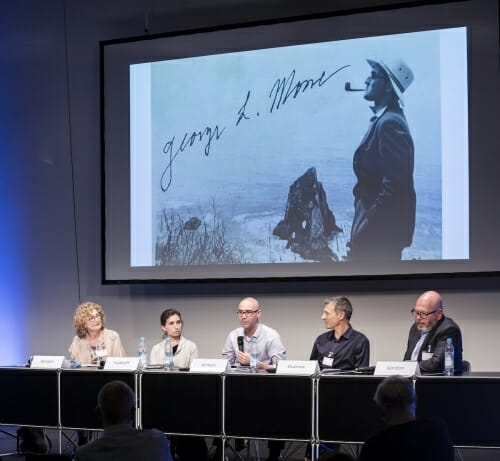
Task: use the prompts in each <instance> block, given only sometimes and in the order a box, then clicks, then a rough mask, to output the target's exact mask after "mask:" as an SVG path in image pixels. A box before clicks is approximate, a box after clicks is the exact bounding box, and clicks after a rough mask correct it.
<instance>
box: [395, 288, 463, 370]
mask: <svg viewBox="0 0 500 461" xmlns="http://www.w3.org/2000/svg"><path fill="white" fill-rule="evenodd" d="M411 312H412V314H413V317H414V318H415V323H414V324H413V325H412V327H411V328H410V333H409V336H408V347H407V349H406V353H405V356H404V360H416V361H418V363H419V366H420V371H421V372H423V373H441V372H443V370H444V349H445V346H446V340H447V338H451V339H452V341H453V347H454V349H455V363H454V370H455V373H457V374H460V373H462V333H461V332H460V328H459V327H458V325H457V324H456V323H455V322H454V321H453V320H452V319H450V318H449V317H446V316H445V315H444V312H443V301H442V299H441V295H440V294H439V293H438V292H437V291H426V292H425V293H423V294H422V295H420V296H419V298H418V299H417V302H416V303H415V307H414V308H413V309H412V310H411Z"/></svg>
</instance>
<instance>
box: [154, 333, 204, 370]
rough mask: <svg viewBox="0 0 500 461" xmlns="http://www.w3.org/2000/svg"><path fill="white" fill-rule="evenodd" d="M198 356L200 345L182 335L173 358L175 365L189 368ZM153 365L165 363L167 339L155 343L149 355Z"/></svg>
mask: <svg viewBox="0 0 500 461" xmlns="http://www.w3.org/2000/svg"><path fill="white" fill-rule="evenodd" d="M197 358H198V347H196V344H195V343H193V341H190V340H189V339H186V338H184V336H181V339H180V340H179V344H178V346H177V350H176V351H175V354H174V357H173V360H174V367H177V368H188V367H190V366H191V362H192V361H193V360H194V359H197ZM149 363H150V364H151V365H164V364H165V340H163V341H161V342H159V343H158V344H156V345H154V346H153V348H152V349H151V356H150V357H149Z"/></svg>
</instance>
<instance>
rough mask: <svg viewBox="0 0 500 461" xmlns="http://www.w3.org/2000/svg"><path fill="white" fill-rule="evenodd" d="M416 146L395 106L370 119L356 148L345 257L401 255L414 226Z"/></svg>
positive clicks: (384, 257) (354, 258)
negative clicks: (351, 207)
mask: <svg viewBox="0 0 500 461" xmlns="http://www.w3.org/2000/svg"><path fill="white" fill-rule="evenodd" d="M413 164H414V148H413V140H412V137H411V134H410V130H409V128H408V123H407V122H406V118H405V116H404V114H403V111H402V110H401V109H400V108H399V106H398V107H387V108H386V109H385V110H384V112H382V114H381V115H380V116H379V117H378V118H376V119H374V120H373V119H372V121H371V122H370V127H369V128H368V131H367V133H366V134H365V136H364V138H363V139H362V141H361V143H360V145H359V147H358V148H357V149H356V152H355V153H354V159H353V169H354V173H355V174H356V178H357V183H356V185H355V186H354V190H353V194H354V219H353V223H352V228H351V241H350V252H349V259H350V260H356V261H358V260H359V261H362V260H374V259H375V260H380V259H386V260H395V259H396V260H400V259H401V251H402V250H403V248H405V247H408V246H410V245H411V242H412V239H413V232H414V230H415V208H416V198H415V189H414V186H413Z"/></svg>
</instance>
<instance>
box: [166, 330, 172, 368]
mask: <svg viewBox="0 0 500 461" xmlns="http://www.w3.org/2000/svg"><path fill="white" fill-rule="evenodd" d="M172 368H174V359H173V354H172V341H171V340H170V336H167V338H166V339H165V369H166V370H171V369H172Z"/></svg>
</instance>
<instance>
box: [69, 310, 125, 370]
mask: <svg viewBox="0 0 500 461" xmlns="http://www.w3.org/2000/svg"><path fill="white" fill-rule="evenodd" d="M105 321H106V317H105V316H104V311H103V309H102V307H101V306H99V304H96V303H93V302H85V303H83V304H80V305H79V306H78V307H77V308H76V311H75V315H74V324H75V331H76V336H75V337H74V338H73V342H72V343H71V345H70V346H69V353H70V357H71V360H76V361H78V362H82V363H83V364H98V363H99V362H101V361H102V360H105V359H106V357H124V356H125V350H124V349H123V346H122V342H121V340H120V336H119V335H118V333H117V332H116V331H113V330H109V329H107V328H105Z"/></svg>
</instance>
